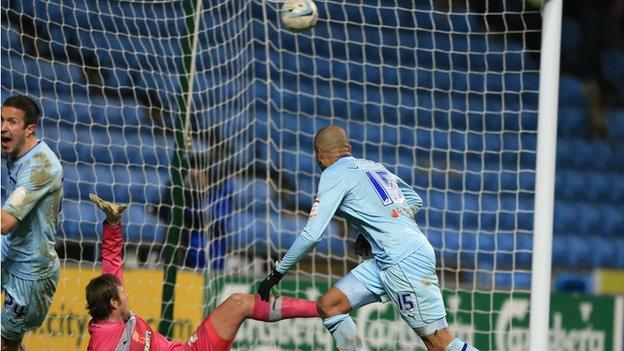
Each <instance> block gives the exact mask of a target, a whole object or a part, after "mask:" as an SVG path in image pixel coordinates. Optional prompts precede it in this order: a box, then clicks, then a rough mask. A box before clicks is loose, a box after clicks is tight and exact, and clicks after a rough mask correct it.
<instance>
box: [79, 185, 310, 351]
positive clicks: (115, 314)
mask: <svg viewBox="0 0 624 351" xmlns="http://www.w3.org/2000/svg"><path fill="white" fill-rule="evenodd" d="M90 198H91V201H93V202H94V203H95V204H96V205H97V206H98V207H99V208H100V209H102V211H104V212H105V213H106V221H105V222H104V229H103V233H102V275H100V276H99V277H97V278H94V279H92V280H91V282H89V284H88V285H87V288H86V298H87V309H88V310H89V314H90V315H91V318H92V319H91V321H90V322H89V334H90V339H89V346H88V350H93V351H108V350H111V351H145V350H151V351H156V350H158V351H160V350H167V351H187V350H188V351H191V350H192V351H221V350H230V348H231V346H232V343H233V342H234V337H235V336H236V332H237V331H238V328H239V327H240V326H241V324H242V323H243V321H245V320H246V319H248V318H251V319H254V320H260V321H266V322H274V321H278V320H281V319H286V318H297V317H303V318H309V317H317V316H318V313H317V310H316V302H315V301H307V300H303V299H296V298H291V297H285V296H281V297H271V299H270V301H268V302H267V301H262V300H261V299H260V298H259V296H254V295H250V294H242V293H237V294H233V295H231V296H230V297H228V298H227V299H226V300H225V301H224V302H223V303H222V304H221V305H219V306H218V307H217V308H216V309H215V310H214V311H212V313H210V315H208V316H207V317H206V318H205V319H204V320H203V322H202V323H201V324H200V325H199V327H197V329H196V330H195V332H194V333H193V335H192V336H191V338H190V339H189V340H188V341H187V342H176V341H170V340H168V339H167V338H166V337H165V336H163V335H162V334H159V333H158V332H157V331H154V330H153V329H152V328H151V327H150V326H149V324H147V322H145V320H143V319H142V318H141V317H139V316H138V315H136V314H134V313H132V312H131V311H130V309H129V306H128V295H127V294H126V292H125V290H124V286H123V274H122V264H123V261H122V258H121V252H122V249H123V245H124V243H123V237H122V226H121V214H122V212H123V211H124V209H125V208H126V206H124V205H117V204H112V203H109V202H106V201H104V200H102V199H100V198H99V197H98V196H97V195H94V194H91V195H90Z"/></svg>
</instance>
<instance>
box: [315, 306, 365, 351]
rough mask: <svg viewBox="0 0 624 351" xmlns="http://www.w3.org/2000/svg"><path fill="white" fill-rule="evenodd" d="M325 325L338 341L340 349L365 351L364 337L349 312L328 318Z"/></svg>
mask: <svg viewBox="0 0 624 351" xmlns="http://www.w3.org/2000/svg"><path fill="white" fill-rule="evenodd" d="M323 325H324V326H325V328H327V330H329V332H330V333H331V335H332V337H333V338H334V340H335V341H336V348H337V349H338V351H364V343H363V341H362V338H361V337H360V335H359V334H358V330H357V327H356V326H355V322H353V319H351V317H349V315H348V314H339V315H336V316H332V317H329V318H326V319H324V320H323Z"/></svg>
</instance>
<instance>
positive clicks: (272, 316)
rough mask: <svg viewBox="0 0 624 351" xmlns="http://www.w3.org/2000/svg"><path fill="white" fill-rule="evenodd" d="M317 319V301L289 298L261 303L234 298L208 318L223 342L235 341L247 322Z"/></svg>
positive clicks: (242, 296)
mask: <svg viewBox="0 0 624 351" xmlns="http://www.w3.org/2000/svg"><path fill="white" fill-rule="evenodd" d="M311 317H318V313H317V311H316V301H308V300H303V299H297V298H293V297H288V296H278V297H274V296H272V297H271V298H270V299H269V301H268V302H267V301H262V300H261V299H260V297H259V296H257V295H256V296H254V295H249V294H232V295H231V296H230V297H228V298H227V299H226V300H225V301H223V303H222V304H220V305H219V306H218V307H217V308H216V309H215V310H214V311H212V313H210V315H209V316H208V317H207V318H206V319H207V320H208V321H209V322H210V324H211V326H212V328H213V329H214V332H216V334H217V335H218V336H219V337H220V338H221V339H224V340H234V337H235V336H236V333H237V332H238V328H239V327H240V325H241V324H242V323H243V322H244V321H245V320H246V319H254V320H258V321H264V322H276V321H279V320H282V319H289V318H311Z"/></svg>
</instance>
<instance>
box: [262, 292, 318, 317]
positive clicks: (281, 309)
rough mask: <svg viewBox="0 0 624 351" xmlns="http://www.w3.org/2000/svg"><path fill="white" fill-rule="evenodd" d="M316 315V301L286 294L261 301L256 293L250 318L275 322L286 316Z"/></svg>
mask: <svg viewBox="0 0 624 351" xmlns="http://www.w3.org/2000/svg"><path fill="white" fill-rule="evenodd" d="M310 317H318V312H317V311H316V302H315V301H308V300H303V299H296V298H293V297H288V296H278V297H274V296H271V298H270V299H269V301H262V299H261V298H260V296H258V295H256V297H255V300H254V307H253V312H252V315H251V318H252V319H255V320H258V321H265V322H275V321H279V320H282V319H287V318H310Z"/></svg>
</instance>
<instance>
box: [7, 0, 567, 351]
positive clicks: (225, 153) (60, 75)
mask: <svg viewBox="0 0 624 351" xmlns="http://www.w3.org/2000/svg"><path fill="white" fill-rule="evenodd" d="M532 3H533V2H528V1H513V0H506V1H497V2H493V1H488V0H481V1H469V0H460V1H450V0H449V1H434V0H418V1H399V0H396V1H395V0H393V1H379V0H375V1H373V0H366V1H338V0H327V1H316V4H317V6H318V11H319V19H318V21H317V23H316V24H315V26H314V27H313V28H312V29H310V30H308V31H304V32H300V33H295V32H292V31H290V30H288V29H287V28H285V27H284V26H283V24H282V23H281V21H280V12H279V11H280V7H281V3H280V2H279V1H265V0H228V1H198V0H177V1H176V0H174V1H112V0H89V1H77V0H30V1H9V0H7V1H4V0H3V1H2V16H3V17H2V33H1V34H2V36H1V37H2V52H1V54H2V56H1V60H0V61H1V63H0V65H1V68H2V76H1V79H2V98H3V99H4V98H5V97H7V96H9V95H12V94H17V93H22V94H28V95H30V96H32V97H34V98H36V99H37V101H38V102H40V103H41V105H42V107H43V116H44V117H43V120H42V123H41V125H40V128H39V129H40V136H41V138H42V139H43V140H44V141H46V142H47V143H49V144H50V145H51V146H52V149H53V150H54V151H55V152H57V154H58V155H59V158H60V159H61V162H62V164H63V167H64V171H65V188H64V189H65V200H64V203H63V211H62V217H61V223H62V225H61V226H62V229H61V231H60V232H59V234H58V236H57V251H58V252H59V253H60V255H61V256H62V265H63V273H62V277H61V282H60V284H59V290H58V292H57V294H56V296H55V300H54V302H53V306H52V309H51V312H50V315H49V316H48V321H50V322H49V323H48V322H46V323H44V327H42V328H40V329H39V330H38V331H37V332H35V333H33V334H32V335H30V336H29V337H28V339H27V340H26V344H27V346H30V347H31V348H33V349H42V350H44V349H46V347H48V348H50V347H52V346H50V345H54V346H53V347H52V348H55V349H66V350H74V349H76V350H77V349H84V348H85V345H86V343H85V342H86V340H87V339H88V336H86V334H84V333H83V334H81V332H80V329H79V326H80V325H81V324H80V323H83V322H85V323H86V321H87V320H88V317H87V316H86V312H85V311H84V308H82V307H83V305H84V303H83V302H84V296H83V290H84V285H86V282H88V279H90V277H91V276H93V275H94V274H97V273H98V270H99V264H98V255H99V251H98V242H99V240H100V238H99V236H98V235H99V234H98V233H99V230H100V228H99V221H101V220H102V216H101V215H99V214H98V213H97V211H96V209H95V207H94V206H93V205H91V204H90V203H89V202H88V194H89V193H90V192H97V193H99V194H100V196H102V197H103V198H105V199H107V200H112V201H116V202H125V203H129V204H130V207H129V209H128V211H127V216H126V217H125V218H124V220H125V224H126V243H127V245H126V251H125V262H126V268H127V271H128V274H129V276H130V277H131V279H128V281H129V284H130V286H129V287H128V290H129V295H130V296H131V297H132V299H133V300H131V305H132V306H134V307H133V310H135V311H136V312H137V313H139V315H141V316H143V317H144V318H145V319H146V320H149V321H150V323H152V325H153V326H154V327H155V328H160V330H161V331H163V332H165V333H167V335H169V336H171V337H174V338H177V339H186V338H188V336H190V332H191V331H192V329H193V327H194V325H195V324H197V323H199V321H200V320H201V318H202V316H203V315H204V314H205V313H206V312H208V311H209V310H211V309H212V308H214V307H215V306H216V305H217V304H218V303H219V302H220V301H221V300H223V298H224V297H226V296H227V295H228V294H229V293H232V292H237V291H245V292H254V290H255V288H256V286H255V284H256V283H257V282H258V281H259V280H260V279H261V278H263V277H264V275H265V274H266V272H267V271H268V269H269V268H270V267H271V265H272V264H273V263H274V261H275V260H276V259H279V258H280V257H281V256H282V255H283V254H284V253H285V251H286V249H287V248H288V247H289V246H290V244H291V243H292V242H293V241H294V240H295V238H296V236H297V234H298V233H299V230H301V229H302V228H303V227H304V225H305V223H306V220H307V214H308V212H309V210H310V207H311V205H312V201H313V198H314V196H315V192H316V184H317V182H318V179H319V175H320V169H319V168H318V166H317V165H316V162H315V161H314V158H313V149H312V139H313V136H314V134H315V132H316V131H317V130H318V129H320V128H321V127H323V126H325V125H327V124H330V123H333V124H337V125H340V126H342V127H344V128H345V130H346V131H347V132H348V134H349V136H350V143H351V144H352V146H353V150H354V154H355V156H356V157H363V158H368V159H371V160H374V161H379V162H381V163H383V164H384V165H386V167H388V169H389V170H391V171H393V172H395V173H396V174H397V175H399V176H400V177H401V178H403V179H404V180H405V181H406V182H408V183H409V184H411V185H412V186H414V188H415V189H416V191H417V192H418V193H419V195H420V196H421V197H422V198H423V200H424V203H425V206H424V209H423V210H422V211H421V213H419V215H418V217H417V219H418V222H419V225H420V226H421V228H422V230H423V232H424V233H425V234H426V235H427V237H428V238H429V240H430V242H431V243H432V245H433V246H434V249H435V251H436V256H437V268H438V273H439V277H440V282H441V287H442V289H443V294H444V300H445V303H446V307H447V311H448V320H449V322H450V325H451V328H452V330H453V331H454V332H455V333H456V334H457V335H458V336H460V337H461V338H463V339H466V340H468V341H469V342H471V343H472V344H473V345H475V346H476V347H477V348H478V349H480V350H505V349H528V348H529V347H531V349H532V350H546V349H547V346H544V345H547V341H548V338H547V336H548V296H549V286H550V269H546V267H550V246H551V240H552V239H551V232H552V230H551V228H552V204H553V191H552V188H553V174H554V143H555V140H556V134H555V132H556V119H555V118H553V116H556V112H557V111H556V108H557V99H556V97H557V79H558V66H557V65H558V57H559V56H558V47H559V45H558V40H559V36H560V28H561V24H560V21H561V19H560V17H561V0H552V1H547V2H546V3H545V4H544V7H543V9H540V8H539V7H535V6H534V5H532ZM542 12H543V14H542ZM542 18H543V20H544V24H543V25H542ZM540 35H541V38H542V39H541V51H540ZM540 54H541V58H540ZM538 97H539V99H538ZM538 112H539V118H538ZM4 171H5V169H4V168H3V172H4ZM4 176H5V175H4V173H3V177H4ZM354 240H355V235H354V233H351V232H350V229H349V228H348V227H347V225H346V223H345V222H344V221H343V220H342V219H340V218H336V219H335V220H334V221H332V222H331V224H330V226H329V228H328V231H327V232H326V233H325V237H324V239H323V241H322V242H321V243H319V245H318V247H317V248H316V249H315V250H314V251H313V252H311V253H310V255H309V256H308V257H307V258H306V259H305V260H303V261H302V262H300V263H299V264H298V265H297V266H296V267H294V268H293V270H292V271H291V272H290V273H289V274H288V275H287V276H286V277H285V278H284V280H283V282H282V283H280V285H279V287H278V289H277V290H276V292H278V293H279V294H284V295H292V296H299V297H306V298H309V299H316V298H318V297H319V296H320V294H322V293H323V292H325V291H326V290H327V289H328V288H329V287H330V286H331V285H332V284H333V283H334V282H335V281H336V280H337V279H339V278H340V277H341V276H343V275H344V274H346V272H348V271H349V270H350V269H352V268H353V267H354V266H355V265H357V264H358V263H359V262H360V258H358V257H356V256H355V255H354V254H353V252H352V244H353V242H354ZM529 313H530V316H531V317H530V320H531V321H530V323H529ZM353 317H354V320H355V322H356V324H357V325H358V328H360V330H361V333H362V336H363V337H364V338H365V341H366V345H367V348H368V349H370V350H404V349H416V350H424V345H422V343H421V341H420V340H419V339H418V338H417V337H416V335H415V334H414V333H413V331H411V330H410V329H409V328H408V327H407V325H406V324H405V323H404V322H402V321H401V319H400V318H399V316H398V313H396V312H395V311H394V310H393V309H392V307H391V305H389V304H373V305H370V306H366V307H364V308H362V309H361V310H360V311H358V312H355V313H354V314H353ZM60 321H64V322H63V323H64V324H63V325H64V326H65V327H64V328H65V329H63V328H60V329H59V328H56V329H55V327H54V326H55V325H56V324H55V323H57V322H58V323H60ZM48 325H49V326H50V327H48ZM72 326H75V327H72ZM72 328H74V329H72ZM57 329H58V330H57ZM61 329H62V330H61ZM83 332H84V331H83ZM80 335H82V336H80ZM332 347H333V345H332V340H331V337H330V335H329V334H328V333H327V332H326V331H325V330H324V329H323V327H322V324H321V323H319V321H318V320H294V321H282V322H279V323H276V324H266V323H259V322H246V323H245V324H244V325H243V327H242V328H241V331H240V333H239V335H238V338H237V343H236V344H235V348H236V349H237V350H278V349H279V350H320V349H323V350H331V349H332Z"/></svg>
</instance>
